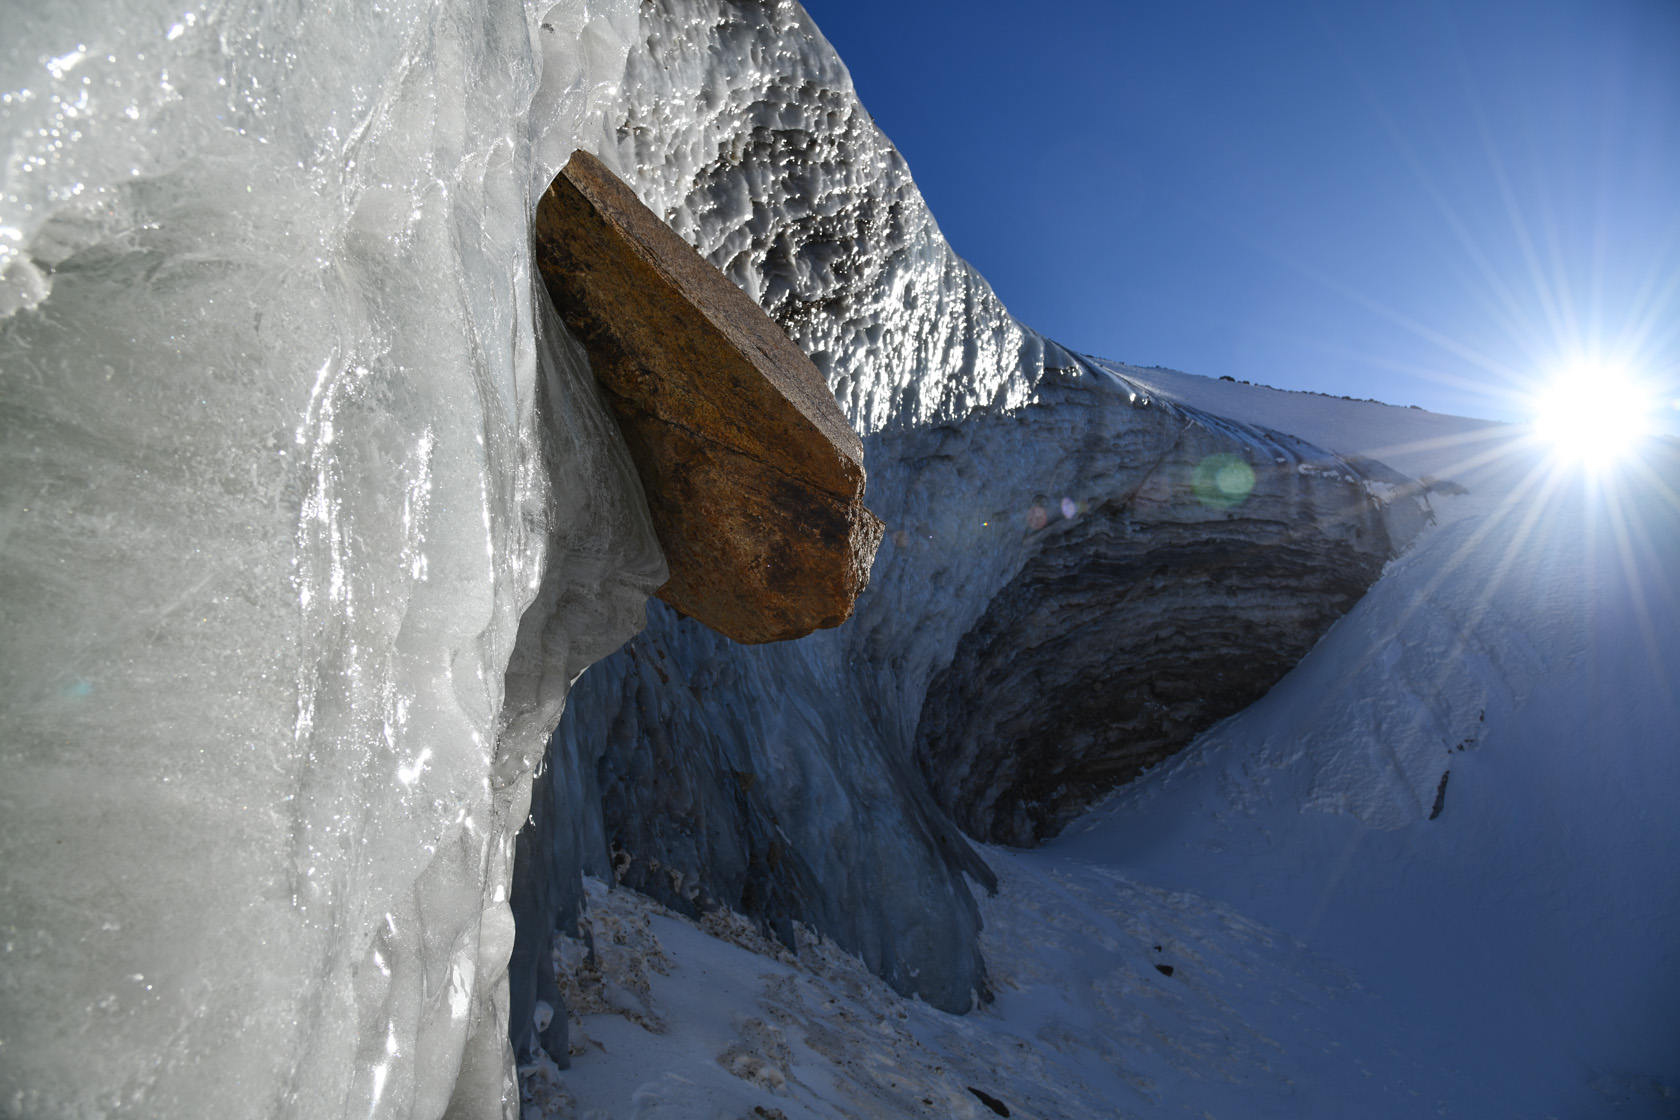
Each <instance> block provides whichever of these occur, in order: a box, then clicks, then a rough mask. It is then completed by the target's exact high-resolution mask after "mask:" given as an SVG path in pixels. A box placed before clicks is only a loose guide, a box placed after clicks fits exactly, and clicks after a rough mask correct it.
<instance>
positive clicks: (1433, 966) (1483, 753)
mask: <svg viewBox="0 0 1680 1120" xmlns="http://www.w3.org/2000/svg"><path fill="white" fill-rule="evenodd" d="M1126 375H1127V376H1128V377H1129V378H1133V379H1135V380H1142V381H1145V382H1147V383H1148V384H1149V385H1150V386H1151V388H1152V389H1153V391H1155V392H1158V393H1160V394H1162V395H1163V396H1170V397H1173V398H1175V399H1177V400H1180V401H1182V402H1183V403H1186V404H1192V405H1194V406H1195V407H1199V408H1205V409H1213V410H1223V411H1225V412H1226V413H1228V414H1236V415H1240V416H1242V417H1243V418H1245V419H1252V420H1254V421H1257V422H1260V423H1263V424H1266V425H1267V426H1279V427H1282V426H1285V425H1287V426H1291V427H1294V428H1297V429H1300V430H1302V431H1305V432H1307V433H1308V434H1309V435H1310V436H1311V438H1312V439H1313V440H1314V441H1315V442H1320V443H1322V444H1324V445H1326V446H1329V447H1331V448H1334V449H1336V450H1338V451H1340V452H1342V453H1343V454H1360V453H1362V452H1366V453H1368V452H1370V451H1371V450H1374V449H1378V448H1381V449H1384V450H1386V451H1387V453H1388V454H1390V455H1392V456H1393V457H1394V458H1395V459H1398V460H1400V461H1403V462H1406V464H1407V466H1408V468H1409V469H1411V470H1415V471H1417V472H1418V473H1419V474H1426V473H1427V474H1433V475H1434V477H1436V478H1438V479H1441V480H1443V481H1444V482H1445V481H1451V482H1453V483H1456V484H1457V486H1458V487H1459V488H1462V489H1464V490H1465V491H1467V492H1465V493H1462V494H1457V495H1451V494H1448V493H1446V491H1450V490H1451V489H1453V487H1450V486H1445V487H1443V491H1441V492H1437V493H1436V494H1435V495H1433V496H1432V498H1433V501H1434V503H1435V505H1436V507H1437V509H1438V510H1439V511H1440V517H1439V520H1440V522H1441V524H1440V526H1439V527H1438V528H1436V529H1434V530H1432V531H1430V532H1428V533H1426V534H1425V535H1424V537H1423V538H1422V539H1421V540H1420V541H1419V542H1418V543H1417V544H1415V545H1414V547H1413V548H1412V549H1411V550H1410V551H1409V552H1408V553H1407V554H1406V555H1405V556H1403V557H1402V558H1400V559H1399V560H1397V561H1394V562H1392V563H1391V564H1390V565H1389V568H1388V570H1387V572H1386V573H1385V575H1384V577H1383V578H1382V579H1381V580H1380V581H1379V582H1378V583H1377V584H1376V585H1375V587H1374V588H1373V589H1372V590H1371V592H1370V593H1369V594H1368V595H1367V597H1366V598H1365V599H1364V600H1363V601H1362V602H1361V603H1360V604H1359V605H1358V606H1357V607H1356V608H1355V609H1354V610H1353V611H1352V612H1350V613H1349V614H1348V615H1347V616H1345V617H1344V618H1343V619H1342V620H1341V621H1340V622H1339V623H1337V624H1336V626H1335V627H1333V628H1332V629H1331V631H1330V633H1329V634H1328V635H1327V636H1326V637H1325V638H1324V639H1323V640H1322V641H1321V642H1320V643H1319V644H1318V646H1317V647H1316V648H1315V649H1314V650H1313V651H1312V652H1311V653H1310V654H1309V655H1308V656H1307V658H1306V659H1305V660H1303V661H1302V662H1301V664H1300V665H1299V666H1298V667H1297V668H1296V669H1295V671H1294V672H1292V673H1291V674H1290V675H1289V676H1288V677H1286V678H1285V679H1284V681H1283V682H1282V683H1280V684H1279V685H1278V686H1277V687H1276V688H1274V689H1273V690H1272V692H1271V693H1270V694H1268V695H1267V696H1266V697H1265V698H1264V699H1263V700H1261V701H1260V702H1259V703H1257V704H1255V705H1254V706H1252V707H1251V708H1249V709H1247V710H1246V711H1244V712H1242V713H1241V714H1239V715H1237V716H1235V717H1233V718H1231V719H1229V720H1227V721H1226V722H1224V723H1222V724H1220V725H1218V726H1216V727H1215V728H1214V729H1212V730H1211V731H1209V732H1207V733H1206V734H1204V735H1203V736H1201V737H1200V738H1199V739H1198V740H1197V742H1196V743H1195V744H1194V745H1193V746H1192V747H1191V748H1190V749H1188V750H1187V751H1185V752H1184V753H1183V754H1181V755H1180V756H1178V757H1177V758H1175V759H1174V760H1172V761H1170V762H1168V763H1166V764H1163V765H1162V766H1160V767H1157V768H1156V769H1155V770H1153V771H1151V772H1150V773H1149V774H1147V775H1146V776H1145V777H1144V778H1142V779H1140V780H1138V781H1136V782H1134V783H1132V784H1130V785H1128V786H1125V787H1122V788H1121V789H1120V790H1119V791H1117V792H1116V793H1115V794H1114V795H1113V796H1111V798H1110V799H1109V800H1108V801H1106V802H1105V803H1103V804H1102V805H1101V806H1099V807H1098V808H1096V809H1095V810H1093V811H1091V812H1090V813H1088V814H1087V815H1086V816H1085V817H1084V818H1083V819H1081V820H1080V821H1078V822H1076V823H1075V824H1074V825H1073V826H1071V827H1070V828H1069V829H1068V830H1067V831H1066V832H1065V833H1064V834H1063V835H1062V836H1061V837H1060V838H1058V839H1057V840H1055V841H1052V842H1050V843H1049V844H1047V845H1045V846H1044V847H1042V848H1040V849H1037V850H1034V851H1029V852H1019V851H1009V850H1005V849H998V848H989V849H986V852H985V855H986V858H987V860H988V862H989V863H990V864H991V865H992V867H993V868H994V869H995V870H996V871H997V872H998V876H999V879H1000V890H999V893H998V894H997V895H996V896H995V897H992V898H989V899H986V900H984V901H983V902H982V913H983V916H984V919H985V923H986V925H985V929H984V931H983V933H982V936H981V948H982V952H983V954H984V956H985V958H986V961H987V965H988V969H989V970H990V973H991V976H992V978H993V981H994V984H995V985H996V990H997V996H996V999H995V1001H994V1002H992V1003H991V1004H990V1005H988V1006H986V1007H984V1008H981V1009H979V1010H978V1011H976V1012H975V1013H973V1014H972V1015H970V1016H967V1017H964V1018H955V1017H951V1016H947V1015H944V1014H943V1013H941V1012H938V1011H935V1010H933V1009H931V1008H928V1007H927V1006H926V1005H923V1004H921V1003H919V1002H917V1001H904V1000H902V999H899V998H898V997H896V996H894V995H893V994H892V993H891V992H890V991H889V990H887V989H886V988H885V987H884V986H882V985H880V984H879V982H878V981H875V980H874V979H873V978H872V977H868V976H867V974H865V973H864V972H863V970H862V969H861V968H860V967H859V966H857V965H856V964H855V963H851V964H849V965H848V963H847V958H845V957H843V956H842V955H839V954H836V953H835V952H834V951H833V950H832V948H825V947H823V946H821V945H816V944H814V943H812V942H810V941H809V940H807V941H805V942H804V943H803V944H802V951H801V956H800V958H799V960H798V961H790V960H789V959H788V958H787V956H786V954H785V953H783V954H782V955H781V956H780V957H779V959H775V960H771V959H768V958H767V957H766V956H764V955H760V956H753V955H749V954H747V953H745V952H743V951H742V949H741V948H739V947H738V945H737V944H730V943H726V942H724V941H719V940H716V939H713V938H707V937H706V936H704V934H703V933H702V932H701V931H699V930H697V929H695V928H694V927H693V926H691V925H688V924H686V923H684V922H682V921H680V920H678V919H676V918H674V917H670V916H666V917H658V916H655V917H651V918H648V919H647V920H648V921H649V923H650V925H649V926H648V929H649V930H650V931H651V933H652V934H653V935H654V936H656V937H657V938H658V940H659V943H660V944H661V945H662V946H663V950H664V961H663V964H662V967H663V969H664V971H663V972H662V973H659V972H655V973H649V974H648V977H647V978H648V981H649V986H648V989H647V996H646V1001H647V1003H648V1005H649V1006H653V1007H657V1008H662V1009H663V1013H664V1020H665V1022H664V1026H665V1030H664V1032H663V1033H659V1034H652V1033H649V1032H648V1031H646V1030H644V1029H643V1028H641V1027H638V1026H635V1025H634V1024H633V1023H631V1022H629V1021H628V1020H626V1019H624V1018H623V1017H622V1016H617V1015H614V1014H611V1013H610V1012H605V1011H603V1012H600V1013H596V1014H590V1015H585V1016H583V1017H582V1018H581V1019H580V1022H579V1027H580V1028H581V1030H582V1031H583V1032H584V1033H585V1034H587V1036H588V1037H589V1039H591V1040H592V1041H591V1042H588V1043H584V1044H582V1045H581V1046H579V1047H574V1057H573V1068H572V1069H571V1070H569V1071H566V1072H564V1073H558V1074H555V1075H554V1077H555V1078H556V1082H557V1084H559V1085H560V1086H563V1087H564V1088H565V1090H566V1091H567V1092H569V1093H571V1094H572V1096H573V1098H574V1101H573V1107H572V1112H573V1114H576V1115H595V1116H615V1117H690V1116H692V1117H700V1116H705V1117H712V1116H730V1117H734V1116H742V1115H745V1116H775V1115H777V1114H778V1112H777V1111H776V1110H779V1113H780V1115H784V1116H787V1117H803V1116H823V1117H836V1116H856V1117H874V1116H900V1115H904V1116H912V1115H928V1116H945V1115H954V1116H989V1115H992V1114H993V1112H992V1111H991V1110H989V1109H988V1107H987V1106H986V1105H985V1104H984V1103H983V1102H982V1101H981V1099H980V1098H979V1097H978V1096H976V1095H975V1094H973V1093H972V1092H970V1087H973V1088H978V1089H980V1090H982V1091H983V1092H986V1093H988V1094H990V1095H991V1096H993V1097H994V1098H996V1099H997V1100H999V1101H1000V1102H1002V1103H1003V1104H1004V1106H1005V1107H1007V1108H1008V1109H1009V1110H1010V1114H1011V1115H1012V1116H1044V1117H1051V1116H1064V1117H1083V1116H1128V1117H1129V1116H1137V1117H1157V1116H1159V1117H1169V1116H1213V1117H1232V1118H1243V1117H1273V1116H1276V1117H1343V1116H1348V1115H1359V1116H1374V1117H1397V1118H1398V1117H1413V1116H1435V1115H1441V1116H1452V1117H1465V1118H1490V1117H1525V1118H1528V1117H1548V1116H1549V1117H1558V1118H1560V1120H1561V1118H1563V1117H1575V1116H1583V1117H1585V1116H1601V1115H1615V1116H1629V1117H1671V1116H1675V1115H1680V1011H1677V1009H1680V968H1677V967H1676V966H1675V964H1674V962H1675V961H1676V960H1677V959H1680V814H1676V813H1675V812H1674V809H1673V806H1674V804H1675V803H1676V799H1677V798H1680V701H1677V694H1676V682H1677V680H1680V600H1677V598H1676V571H1675V564H1674V561H1673V557H1674V556H1676V555H1680V498H1677V496H1676V490H1677V489H1680V449H1677V448H1676V447H1675V446H1674V444H1673V441H1665V442H1658V443H1653V444H1651V445H1649V446H1647V447H1646V448H1645V449H1644V452H1643V454H1642V455H1641V457H1640V458H1639V459H1638V460H1637V461H1636V462H1634V463H1633V464H1632V465H1631V466H1629V467H1628V468H1627V469H1625V470H1624V471H1622V472H1620V473H1618V474H1616V475H1614V476H1604V477H1599V478H1597V479H1594V478H1590V477H1587V476H1584V475H1581V474H1578V473H1573V472H1571V471H1569V470H1565V469H1559V468H1558V467H1557V466H1556V465H1555V464H1554V463H1553V462H1552V460H1551V459H1550V458H1549V456H1548V454H1547V451H1546V449H1545V448H1542V447H1539V446H1537V445H1534V444H1533V443H1532V442H1530V441H1527V440H1526V439H1525V438H1524V433H1523V432H1522V431H1521V430H1519V429H1513V428H1511V427H1509V426H1503V425H1501V426H1493V425H1488V424H1486V423H1484V422H1480V421H1471V420H1462V419H1458V418H1452V417H1441V416H1434V415H1430V414H1427V413H1422V412H1418V411H1416V410H1409V409H1399V408H1393V407H1390V406H1385V405H1377V404H1371V403H1366V402H1345V401H1340V400H1333V399H1327V398H1322V397H1316V396H1312V395H1308V394H1292V393H1283V392H1279V391H1275V390H1267V389H1261V388H1258V387H1249V386H1231V385H1228V384H1222V383H1220V382H1217V381H1209V380H1207V379H1203V378H1197V377H1193V376H1191V375H1186V374H1178V373H1171V372H1168V371H1138V370H1132V369H1127V370H1126ZM1425 468H1433V470H1427V469H1425ZM1448 772H1450V778H1448V779H1447V780H1446V782H1445V784H1444V787H1443V783H1442V775H1443V774H1446V773H1448ZM649 909H650V904H648V903H646V902H645V901H638V900H637V897H636V896H632V895H629V894H628V892H623V891H619V892H614V893H613V894H611V895H608V894H606V893H605V892H604V891H600V890H598V891H597V894H596V897H595V909H594V911H592V914H593V915H594V917H593V919H592V920H595V921H601V920H603V918H602V917H601V916H602V915H606V916H608V917H610V916H611V915H613V914H614V913H621V912H624V911H633V912H639V913H644V914H645V913H646V912H647V911H648V910H649ZM714 932H715V931H714ZM723 932H725V933H728V934H729V936H730V937H731V938H732V940H733V941H734V942H744V941H745V942H750V936H743V935H742V934H740V932H739V931H738V930H737V931H734V932H730V931H728V930H725V931H723ZM598 943H599V940H598ZM760 947H761V948H763V946H762V945H761V946H760ZM767 951H768V950H767ZM632 955H634V954H632ZM1157 965H1164V966H1168V967H1170V968H1171V969H1172V973H1171V975H1167V974H1165V973H1164V972H1162V971H1160V970H1159V969H1158V968H1157V967H1156V966H1157ZM714 997H715V998H714ZM655 1070H657V1071H659V1072H658V1073H657V1075H656V1074H655V1073H654V1072H653V1071H655ZM549 1099H550V1100H551V1101H552V1100H554V1099H556V1098H549ZM755 1110H757V1111H755ZM556 1113H557V1114H564V1113H565V1110H563V1109H557V1110H556ZM534 1114H537V1113H533V1115H534Z"/></svg>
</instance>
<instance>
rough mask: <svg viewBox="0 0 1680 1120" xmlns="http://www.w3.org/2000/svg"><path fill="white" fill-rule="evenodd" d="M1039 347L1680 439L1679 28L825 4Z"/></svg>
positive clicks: (934, 192)
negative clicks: (1560, 389)
mask: <svg viewBox="0 0 1680 1120" xmlns="http://www.w3.org/2000/svg"><path fill="white" fill-rule="evenodd" d="M806 8H807V10H809V11H810V13H811V15H812V17H813V18H814V19H815V20H816V22H817V24H818V26H820V27H821V28H822V29H823V31H824V33H825V34H826V35H827V36H828V37H829V39H830V41H831V42H833V43H834V45H835V46H836V47H837V48H838V50H839V52H840V55H841V57H842V58H843V59H845V60H846V63H847V65H848V66H849V68H850V69H851V71H852V75H853V78H854V80H855V82H856V85H857V88H858V91H859V94H860V95H861V97H862V99H863V103H864V105H865V106H866V107H867V108H868V109H869V110H870V112H871V113H872V114H873V115H874V117H875V119H876V121H877V122H878V123H879V124H880V125H881V127H882V128H883V129H884V130H885V132H886V133H887V135H888V136H889V137H891V138H892V140H893V141H894V142H895V143H896V144H897V145H898V147H899V149H900V150H901V151H902V152H903V153H904V155H905V157H906V158H907V159H908V160H909V163H910V167H911V169H912V171H913V172H914V173H915V176H916V179H917V181H918V183H919V184H920V185H921V188H922V191H923V193H924V194H925V195H926V196H927V199H928V201H929V204H930V205H931V206H932V208H933V212H934V214H935V216H936V217H937V218H938V220H939V222H940V225H941V227H942V228H943V229H944V231H945V234H946V236H947V237H948V238H949V239H950V241H951V243H952V245H953V246H955V248H956V249H957V251H958V252H959V253H961V254H962V255H963V256H965V257H966V258H968V259H969V260H970V261H972V262H973V263H974V264H975V265H976V266H977V267H978V268H979V269H980V270H981V271H982V272H983V273H984V274H985V275H986V277H987V278H988V279H989V280H990V281H991V283H992V285H993V287H994V288H996V289H997V291H998V294H999V295H1000V296H1002V297H1003V299H1004V301H1005V303H1007V304H1008V306H1009V307H1010V309H1011V310H1012V311H1013V312H1014V313H1015V314H1016V315H1017V316H1018V317H1019V318H1021V319H1022V320H1023V321H1025V322H1027V323H1030V324H1031V325H1033V326H1035V327H1037V328H1038V329H1039V330H1041V331H1044V332H1045V333H1046V334H1049V335H1050V336H1052V337H1054V338H1056V339H1057V340H1059V341H1061V342H1063V343H1064V344H1066V345H1069V346H1071V347H1073V348H1075V349H1078V350H1082V351H1085V352H1088V353H1093V354H1097V355H1100V356H1103V357H1109V358H1117V359H1120V360H1123V361H1129V362H1133V363H1137V364H1140V365H1154V364H1160V365H1166V366H1171V367H1174V368H1177V369H1183V370H1188V371H1190V372H1194V373H1202V374H1207V375H1210V376H1219V375H1229V376H1233V377H1236V378H1239V379H1245V380H1252V381H1258V382H1263V383H1265V384H1270V385H1276V386H1279V387H1284V388H1294V389H1312V390H1317V391H1320V392H1327V393H1333V394H1336V395H1343V394H1346V395H1351V396H1355V397H1375V398H1378V399H1381V400H1386V401H1390V402H1393V403H1396V404H1418V405H1422V406H1424V407H1426V408H1431V409H1436V410H1439V411H1445V412H1456V413H1461V414H1465V415H1473V416H1488V417H1494V418H1499V419H1518V418H1522V417H1523V416H1524V414H1525V412H1526V410H1527V405H1526V403H1525V400H1524V397H1523V394H1524V393H1527V392H1530V391H1532V389H1533V388H1534V387H1535V385H1536V384H1537V383H1539V382H1542V381H1545V380H1547V379H1550V378H1552V377H1555V376H1557V375H1558V374H1559V373H1560V372H1562V371H1565V370H1574V371H1578V372H1577V373H1576V374H1575V376H1578V377H1580V378H1582V379H1583V385H1587V384H1590V383H1591V382H1592V380H1593V378H1594V377H1596V375H1595V374H1594V373H1592V372H1591V371H1592V369H1593V368H1594V366H1595V364H1596V365H1597V366H1604V365H1615V364H1621V365H1624V366H1628V367H1631V368H1630V372H1632V373H1634V374H1635V375H1636V376H1640V377H1643V378H1645V379H1646V380H1647V381H1648V382H1655V384H1654V385H1653V386H1652V394H1653V396H1655V397H1656V398H1658V399H1659V400H1660V402H1661V405H1662V410H1661V416H1662V419H1661V421H1660V422H1661V425H1662V426H1663V427H1664V428H1666V429H1667V430H1669V431H1671V432H1676V433H1680V2H1675V0H1594V2H1591V3H1574V2H1552V0H1525V2H1520V3H1519V2H1512V0H1467V2H1460V3H1451V4H1445V3H1432V2H1429V0H1421V2H1415V3H1388V4H1376V3H1361V4H1353V3H1342V4H1329V3H1326V4H1317V5H1315V4H1309V3H1285V2H1280V3H1275V4H1256V3H1237V2H1225V0H1202V2H1186V3H1154V4H1119V3H1100V2H1095V0H1054V2H1043V3H1037V4H1030V3H1022V2H1021V0H1011V2H1009V3H1002V2H997V0H965V2H962V3H957V2H949V0H894V2H892V3H887V2H884V0H806Z"/></svg>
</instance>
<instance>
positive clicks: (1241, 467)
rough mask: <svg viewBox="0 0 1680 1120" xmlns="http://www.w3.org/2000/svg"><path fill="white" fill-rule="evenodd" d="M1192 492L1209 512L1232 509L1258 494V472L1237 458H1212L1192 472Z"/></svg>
mask: <svg viewBox="0 0 1680 1120" xmlns="http://www.w3.org/2000/svg"><path fill="white" fill-rule="evenodd" d="M1190 488H1191V489H1192V490H1194V491H1195V492H1196V500H1197V501H1198V502H1201V503H1202V504H1203V505H1204V506H1207V507H1208V508H1209V509H1230V508H1232V507H1233V506H1238V505H1241V504H1242V503H1243V501H1244V499H1246V498H1247V497H1248V496H1249V495H1250V494H1252V493H1253V492H1254V468H1253V467H1251V466H1249V465H1248V464H1247V463H1246V462H1245V461H1243V460H1242V459H1241V458H1240V457H1238V456H1236V455H1209V456H1208V457H1207V458H1206V459H1203V460H1202V461H1201V462H1200V463H1197V464H1196V469H1195V470H1194V471H1193V472H1191V474H1190Z"/></svg>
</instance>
